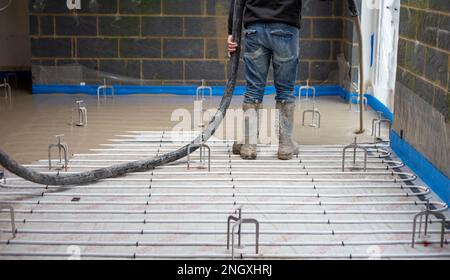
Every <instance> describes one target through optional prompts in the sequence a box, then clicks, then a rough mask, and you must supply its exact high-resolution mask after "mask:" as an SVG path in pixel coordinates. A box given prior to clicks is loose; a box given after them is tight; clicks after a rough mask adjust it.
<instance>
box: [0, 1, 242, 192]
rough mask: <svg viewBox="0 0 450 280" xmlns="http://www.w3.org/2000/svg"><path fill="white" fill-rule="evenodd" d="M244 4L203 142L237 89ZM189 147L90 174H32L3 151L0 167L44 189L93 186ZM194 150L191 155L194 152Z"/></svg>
mask: <svg viewBox="0 0 450 280" xmlns="http://www.w3.org/2000/svg"><path fill="white" fill-rule="evenodd" d="M245 1H246V0H235V5H234V9H235V10H234V18H233V38H234V41H235V42H236V43H237V44H238V46H239V48H238V50H237V51H236V52H234V53H233V54H232V55H231V58H230V60H231V67H230V70H229V71H230V73H229V74H230V75H229V77H230V78H229V79H228V81H227V85H226V89H225V93H224V95H223V97H222V101H221V103H220V106H219V108H218V109H217V113H216V114H215V116H214V117H213V119H212V120H211V122H210V123H209V125H208V127H207V128H206V129H205V131H204V132H203V135H204V139H205V140H208V139H209V138H210V137H211V136H212V135H214V134H215V132H216V130H217V128H218V127H219V126H220V124H221V123H222V120H223V118H224V117H225V115H226V113H227V110H228V108H229V106H230V103H231V99H232V97H233V93H234V90H235V87H236V79H237V74H238V69H239V58H240V45H241V33H242V17H243V12H244V7H245ZM201 141H202V136H199V137H197V139H195V140H194V141H193V142H192V143H193V144H196V143H201ZM188 146H189V145H186V146H184V147H182V148H180V149H179V150H177V151H174V152H170V153H168V154H165V155H162V156H158V157H155V158H153V159H149V160H141V161H135V162H130V163H126V164H120V165H114V166H111V167H107V168H101V169H97V170H93V171H88V172H83V173H78V174H59V175H47V174H42V173H39V172H36V171H33V170H30V169H28V168H26V167H24V166H22V165H20V164H19V163H17V162H16V161H14V160H13V159H11V158H10V157H9V156H8V155H7V154H6V153H5V152H4V151H2V150H1V149H0V165H1V166H3V167H4V168H6V169H7V170H9V171H10V172H11V173H13V174H15V175H17V176H19V177H21V178H23V179H25V180H27V181H30V182H34V183H37V184H41V185H47V186H72V185H83V184H88V183H93V182H96V181H99V180H102V179H107V178H114V177H119V176H123V175H125V174H128V173H132V172H144V171H148V170H151V169H154V168H156V167H159V166H162V165H165V164H168V163H171V162H174V161H177V160H180V159H182V158H184V157H186V156H187V155H188ZM195 150H196V149H193V150H192V151H191V152H194V151H195Z"/></svg>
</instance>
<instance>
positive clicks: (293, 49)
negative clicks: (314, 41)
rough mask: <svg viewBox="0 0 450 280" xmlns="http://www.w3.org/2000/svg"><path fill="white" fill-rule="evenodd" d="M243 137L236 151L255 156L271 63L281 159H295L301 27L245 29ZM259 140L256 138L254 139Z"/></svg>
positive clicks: (262, 25) (246, 156) (273, 25)
mask: <svg viewBox="0 0 450 280" xmlns="http://www.w3.org/2000/svg"><path fill="white" fill-rule="evenodd" d="M244 61H245V75H246V79H247V92H246V94H245V98H244V105H243V109H244V113H245V114H244V115H245V117H244V120H245V121H244V140H243V141H242V143H235V145H234V146H233V153H234V154H240V155H241V157H242V158H243V159H256V157H257V144H258V135H259V127H260V124H259V119H260V118H259V110H260V109H261V108H262V102H263V99H264V91H265V87H266V83H267V76H268V74H269V69H270V66H271V65H272V66H273V71H274V75H273V76H274V84H275V88H276V97H275V100H276V101H277V109H278V110H279V149H278V158H279V159H281V160H289V159H292V158H293V156H294V155H296V154H298V147H297V144H296V143H295V142H294V141H293V140H292V134H293V129H294V111H295V101H296V99H295V95H294V92H295V91H294V87H295V80H296V79H297V71H298V70H297V69H298V63H299V29H298V28H296V27H294V26H290V25H287V24H284V23H255V24H251V25H250V26H248V27H247V30H245V55H244ZM255 139H256V140H255Z"/></svg>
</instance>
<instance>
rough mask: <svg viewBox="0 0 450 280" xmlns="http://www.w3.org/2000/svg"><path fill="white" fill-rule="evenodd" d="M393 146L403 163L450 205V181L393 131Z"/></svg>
mask: <svg viewBox="0 0 450 280" xmlns="http://www.w3.org/2000/svg"><path fill="white" fill-rule="evenodd" d="M391 146H392V149H393V150H394V151H395V153H396V154H397V155H398V156H399V157H400V158H401V159H402V161H403V162H404V163H405V164H406V165H407V166H408V167H409V168H411V170H412V171H414V172H415V173H416V174H417V175H418V176H419V177H420V178H421V179H422V180H423V181H424V182H425V183H426V184H427V185H428V186H430V188H431V189H432V190H433V191H434V192H435V193H436V194H437V195H439V197H440V198H441V199H442V200H443V201H445V203H447V204H450V179H449V178H448V177H447V176H445V175H444V174H443V173H442V172H441V171H440V170H439V169H438V168H436V167H435V166H434V165H433V164H432V163H431V162H430V161H428V159H427V158H425V157H424V156H423V155H422V154H421V153H419V152H418V151H417V150H416V149H415V148H414V147H413V146H411V145H410V144H409V143H408V142H406V141H405V140H403V139H401V138H400V136H399V135H398V134H397V133H395V132H394V131H392V133H391Z"/></svg>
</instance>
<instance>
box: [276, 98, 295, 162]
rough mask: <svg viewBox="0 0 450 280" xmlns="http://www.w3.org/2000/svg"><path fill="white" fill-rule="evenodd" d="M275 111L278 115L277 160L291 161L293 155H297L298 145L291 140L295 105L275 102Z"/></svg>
mask: <svg viewBox="0 0 450 280" xmlns="http://www.w3.org/2000/svg"><path fill="white" fill-rule="evenodd" d="M277 109H278V110H279V114H280V118H279V123H280V130H279V139H280V143H279V148H278V159H280V160H291V159H292V158H293V157H294V155H295V156H296V155H298V153H299V148H298V144H297V143H296V142H295V141H294V140H293V139H292V133H293V131H294V112H295V103H281V102H277Z"/></svg>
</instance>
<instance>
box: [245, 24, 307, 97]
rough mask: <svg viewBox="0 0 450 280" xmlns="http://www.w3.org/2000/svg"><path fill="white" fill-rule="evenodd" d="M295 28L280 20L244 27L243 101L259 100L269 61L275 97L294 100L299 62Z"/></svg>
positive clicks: (297, 38)
mask: <svg viewBox="0 0 450 280" xmlns="http://www.w3.org/2000/svg"><path fill="white" fill-rule="evenodd" d="M299 33H300V31H299V29H298V28H296V27H294V26H290V25H288V24H284V23H254V24H251V25H249V26H248V27H247V29H246V30H245V54H244V61H245V76H246V80H247V92H246V94H245V99H244V103H247V104H255V103H262V101H263V99H264V90H265V87H266V83H267V76H268V73H269V68H270V64H271V63H272V65H273V70H274V83H275V88H276V91H277V95H276V97H275V99H276V100H277V101H279V102H283V103H293V102H295V95H294V87H295V81H296V78H297V69H298V63H299Z"/></svg>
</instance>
